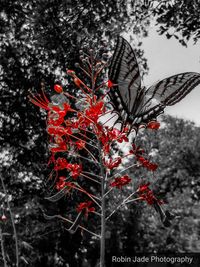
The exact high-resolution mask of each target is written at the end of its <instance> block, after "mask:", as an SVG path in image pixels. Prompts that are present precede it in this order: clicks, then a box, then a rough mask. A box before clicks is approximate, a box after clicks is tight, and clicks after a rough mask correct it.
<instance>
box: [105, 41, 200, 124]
mask: <svg viewBox="0 0 200 267" xmlns="http://www.w3.org/2000/svg"><path fill="white" fill-rule="evenodd" d="M108 77H109V80H110V81H111V82H112V84H113V85H114V86H113V87H112V88H111V89H110V92H109V96H110V99H111V101H110V102H111V104H112V106H113V110H114V112H115V113H117V114H118V120H117V121H116V123H117V122H118V121H119V122H121V123H122V125H127V124H129V125H131V128H135V129H138V128H139V126H140V125H146V124H148V123H149V122H150V121H152V120H156V118H157V116H158V115H160V114H161V113H163V112H164V109H165V107H166V106H172V105H174V104H176V103H177V102H179V101H180V100H181V99H183V98H184V97H185V96H186V95H187V94H188V93H189V92H190V91H191V90H193V89H194V88H195V87H196V86H197V85H198V84H200V74H199V73H195V72H185V73H180V74H177V75H173V76H171V77H168V78H166V79H163V80H162V81H159V82H158V83H156V84H155V85H153V86H151V87H149V88H148V89H146V90H145V89H144V88H143V87H142V86H141V76H140V72H139V66H138V63H137V59H136V56H135V53H134V51H133V49H132V47H131V46H130V44H129V43H128V42H127V41H126V40H125V39H124V38H122V37H118V40H117V45H116V48H115V51H114V54H113V57H112V60H111V64H110V68H109V72H108Z"/></svg>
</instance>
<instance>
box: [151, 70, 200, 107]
mask: <svg viewBox="0 0 200 267" xmlns="http://www.w3.org/2000/svg"><path fill="white" fill-rule="evenodd" d="M198 84H200V74H199V73H196V72H185V73H180V74H177V75H173V76H171V77H168V78H166V79H164V80H162V81H160V82H158V83H157V84H155V85H153V86H151V87H150V88H149V89H148V90H147V93H148V94H149V95H150V97H151V98H155V99H157V100H158V101H159V102H160V103H161V104H163V105H165V106H172V105H174V104H176V103H178V102H179V101H180V100H182V99H183V98H184V97H185V96H186V95H187V94H189V93H190V92H191V91H192V90H193V89H194V88H195V87H196V86H197V85H198Z"/></svg>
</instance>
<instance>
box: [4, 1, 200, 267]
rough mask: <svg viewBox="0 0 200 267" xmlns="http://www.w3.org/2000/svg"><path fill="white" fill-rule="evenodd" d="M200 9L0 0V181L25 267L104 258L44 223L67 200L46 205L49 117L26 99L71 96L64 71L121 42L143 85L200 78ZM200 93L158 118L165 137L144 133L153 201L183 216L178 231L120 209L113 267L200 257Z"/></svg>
mask: <svg viewBox="0 0 200 267" xmlns="http://www.w3.org/2000/svg"><path fill="white" fill-rule="evenodd" d="M199 9H200V3H199V1H196V0H191V1H187V0H179V1H178V0H174V1H143V0H142V1H136V0H135V1H134V0H129V1H126V0H112V1H106V0H100V1H91V0H79V1H78V0H73V1H71V0H59V1H58V0H48V1H47V0H40V1H39V0H30V1H29V0H27V1H20V0H1V1H0V143H1V146H0V163H1V164H0V175H1V179H3V181H4V183H5V186H6V188H7V192H8V196H9V202H10V205H11V209H12V211H13V213H14V221H15V224H16V229H17V233H18V241H19V256H20V267H21V266H43V267H45V266H49V267H50V266H66V267H69V266H70V267H71V266H75V267H79V266H80V267H83V266H88V267H94V266H96V265H97V259H98V257H99V243H98V240H96V239H94V238H91V236H90V235H88V234H85V233H84V235H82V234H81V232H80V231H77V233H76V234H75V235H70V234H69V233H68V232H67V231H66V230H65V227H66V225H65V224H64V223H63V222H61V221H59V220H56V219H55V220H52V221H46V220H45V219H44V217H43V214H42V211H43V210H45V211H47V212H50V213H51V214H64V213H65V210H66V209H67V200H66V199H61V200H60V201H58V202H57V203H51V202H49V201H47V200H45V197H46V196H47V195H48V190H49V188H48V175H49V174H50V171H51V170H50V169H49V168H48V166H47V163H48V159H49V154H48V144H47V139H48V138H47V133H46V121H45V119H46V115H45V113H44V112H42V111H41V110H39V109H38V108H37V107H35V106H33V105H32V104H31V103H30V102H29V100H28V95H29V90H31V91H32V92H34V91H35V92H36V91H39V89H40V88H41V86H45V90H46V92H47V95H48V96H50V95H51V94H52V90H53V86H54V84H55V83H57V82H59V83H61V84H62V85H63V87H64V88H67V90H68V91H70V90H71V92H73V91H74V90H75V88H74V87H73V85H72V84H69V81H68V77H67V76H66V68H69V69H74V64H75V62H77V61H78V58H79V49H80V48H81V47H82V46H84V45H85V44H90V45H91V47H92V45H93V46H94V44H96V43H100V42H101V41H102V40H103V39H104V40H107V42H108V48H109V49H110V51H111V52H112V50H113V48H114V43H115V39H116V36H117V35H119V34H121V35H123V36H124V37H125V38H126V39H127V40H128V41H130V42H131V45H132V46H133V47H134V49H135V50H136V53H137V56H138V61H139V64H140V68H141V73H142V75H143V84H144V85H150V84H152V83H154V82H156V81H158V80H159V79H162V78H164V77H166V76H170V75H173V74H175V73H179V72H184V71H195V72H199V71H200V53H199V51H200V50H199V38H200V18H199ZM199 89H200V88H199V87H198V88H196V89H195V90H194V92H192V93H191V95H188V96H187V97H186V99H184V100H183V101H182V102H181V103H180V104H177V105H176V106H175V107H173V108H170V109H168V110H167V113H166V114H167V115H164V116H162V118H161V117H160V118H159V120H160V121H161V124H162V127H161V129H160V130H159V131H157V132H144V133H142V134H141V140H142V141H141V144H142V145H143V147H144V148H145V149H147V151H149V153H150V152H151V158H152V161H154V162H157V163H158V164H159V169H158V171H157V172H156V178H157V182H156V185H155V187H156V190H157V191H156V192H158V193H159V195H160V196H162V197H164V199H165V202H166V207H167V209H169V210H170V211H172V212H173V213H174V214H175V215H176V217H175V219H174V220H173V223H172V226H171V227H170V228H167V229H166V228H165V227H163V226H162V224H161V223H160V220H159V217H158V216H157V214H155V211H154V210H153V209H152V208H151V207H149V206H146V205H145V204H144V203H141V204H140V205H139V206H136V205H134V204H132V205H130V208H129V209H121V210H120V211H119V212H118V213H116V214H115V215H114V216H113V217H112V219H111V220H110V222H109V223H108V225H107V232H106V246H107V248H106V259H107V266H114V265H112V263H111V256H112V255H116V256H117V255H127V256H128V255H134V253H164V254H165V255H167V254H169V253H173V252H177V253H186V252H187V253H191V252H194V253H200V238H199V237H200V203H199V199H200V179H199V178H200V128H199V125H200V116H199V114H200V105H199V99H200V90H199ZM127 164H128V163H127ZM88 168H90V167H88ZM91 168H92V167H91ZM129 174H130V175H131V176H132V177H134V176H136V177H138V175H139V176H142V175H143V176H144V174H141V173H135V172H134V171H130V173H129ZM118 193H119V192H118V191H117V190H116V192H114V193H113V198H114V200H115V199H117V198H118ZM72 201H73V200H72ZM0 204H1V209H0V216H1V218H2V216H3V215H5V216H6V218H7V219H6V220H5V221H3V220H2V219H1V222H0V226H1V229H2V232H3V233H4V245H5V249H6V253H7V254H6V257H7V261H8V264H9V266H15V265H14V262H15V248H14V239H13V230H12V226H11V222H10V217H9V213H8V209H7V205H6V201H5V194H4V192H3V189H2V187H0ZM0 261H1V262H0V266H3V261H2V258H0ZM1 264H2V265H1Z"/></svg>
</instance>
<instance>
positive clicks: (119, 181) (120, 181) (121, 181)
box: [110, 175, 131, 189]
mask: <svg viewBox="0 0 200 267" xmlns="http://www.w3.org/2000/svg"><path fill="white" fill-rule="evenodd" d="M130 182H131V178H130V177H129V176H128V175H124V176H121V177H117V178H115V180H114V182H112V183H110V186H112V187H117V188H119V189H121V188H122V187H123V186H125V185H127V184H129V183H130Z"/></svg>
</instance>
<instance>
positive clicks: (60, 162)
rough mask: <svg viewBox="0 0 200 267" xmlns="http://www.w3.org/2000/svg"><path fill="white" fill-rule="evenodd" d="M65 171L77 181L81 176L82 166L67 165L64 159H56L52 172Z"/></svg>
mask: <svg viewBox="0 0 200 267" xmlns="http://www.w3.org/2000/svg"><path fill="white" fill-rule="evenodd" d="M64 169H67V170H68V171H69V172H70V175H71V177H72V178H74V179H77V177H78V176H79V175H80V174H81V172H82V166H81V165H80V164H77V163H75V164H71V163H68V162H67V160H66V159H65V158H58V159H57V160H56V161H55V165H54V170H55V171H58V170H64Z"/></svg>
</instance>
